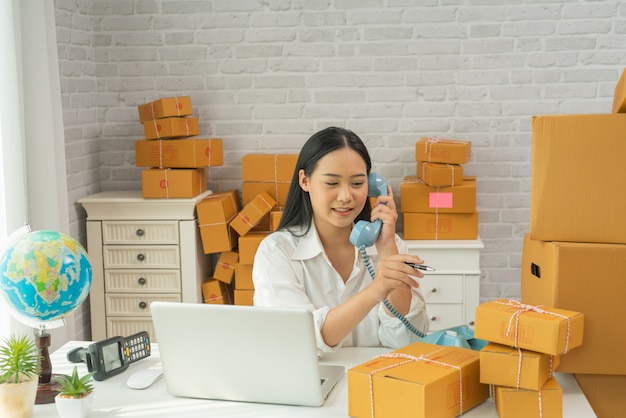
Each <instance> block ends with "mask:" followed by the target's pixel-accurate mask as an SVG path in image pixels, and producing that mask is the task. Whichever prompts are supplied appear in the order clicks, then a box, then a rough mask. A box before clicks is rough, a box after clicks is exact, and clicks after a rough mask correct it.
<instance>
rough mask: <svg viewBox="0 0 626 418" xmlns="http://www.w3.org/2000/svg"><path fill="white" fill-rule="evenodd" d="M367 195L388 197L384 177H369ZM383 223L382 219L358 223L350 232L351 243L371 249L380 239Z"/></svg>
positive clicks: (372, 174) (370, 175) (378, 175)
mask: <svg viewBox="0 0 626 418" xmlns="http://www.w3.org/2000/svg"><path fill="white" fill-rule="evenodd" d="M367 190H368V191H367V195H368V196H369V197H377V196H387V181H386V180H385V178H384V177H383V176H381V175H380V174H376V173H370V174H369V176H368V177H367ZM382 226H383V222H382V221H381V220H380V219H377V220H375V221H374V222H367V221H363V220H361V221H358V222H357V223H356V225H354V227H353V228H352V232H350V242H351V243H352V245H354V246H355V247H358V248H361V247H363V246H365V247H371V246H372V245H374V243H375V242H376V239H378V235H379V234H380V230H381V228H382Z"/></svg>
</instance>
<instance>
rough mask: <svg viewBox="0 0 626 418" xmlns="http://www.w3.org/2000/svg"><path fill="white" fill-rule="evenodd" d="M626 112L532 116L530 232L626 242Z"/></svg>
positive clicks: (561, 238) (555, 238)
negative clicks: (625, 215)
mask: <svg viewBox="0 0 626 418" xmlns="http://www.w3.org/2000/svg"><path fill="white" fill-rule="evenodd" d="M624 161H626V114H623V113H620V114H606V115H601V114H598V115H557V116H535V117H533V118H532V168H531V170H532V178H531V193H530V236H531V238H532V239H535V240H541V241H570V242H605V243H621V244H624V243H626V221H625V219H626V218H624V213H626V194H624V193H623V188H624V184H626V169H624Z"/></svg>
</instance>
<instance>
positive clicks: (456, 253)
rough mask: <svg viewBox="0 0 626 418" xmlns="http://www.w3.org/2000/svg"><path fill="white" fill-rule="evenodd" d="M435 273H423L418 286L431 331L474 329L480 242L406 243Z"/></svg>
mask: <svg viewBox="0 0 626 418" xmlns="http://www.w3.org/2000/svg"><path fill="white" fill-rule="evenodd" d="M406 243H407V245H408V247H409V253H411V254H417V255H419V256H420V257H421V258H422V259H423V260H424V263H425V264H426V265H428V266H431V267H434V268H435V271H434V272H424V273H425V274H424V278H423V279H421V280H420V286H421V289H422V293H423V295H424V298H425V299H426V309H427V311H428V316H429V318H430V331H438V330H440V329H444V328H450V327H454V326H458V325H470V326H471V325H474V318H475V315H476V307H477V306H478V304H479V303H480V250H481V249H482V248H484V245H483V242H482V240H481V239H480V238H478V239H476V240H407V241H406Z"/></svg>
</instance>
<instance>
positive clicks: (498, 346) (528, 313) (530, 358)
mask: <svg viewBox="0 0 626 418" xmlns="http://www.w3.org/2000/svg"><path fill="white" fill-rule="evenodd" d="M584 319H585V318H584V316H583V314H582V313H580V312H574V311H568V310H564V309H556V308H546V307H538V306H534V305H527V304H522V303H520V302H517V301H513V300H506V299H497V300H494V301H490V302H487V303H483V304H481V305H479V306H478V308H477V309H476V325H475V329H474V336H475V337H476V338H479V339H483V340H486V341H488V344H487V345H486V346H485V347H484V348H483V349H482V350H481V351H480V382H481V383H484V384H488V385H493V387H494V391H493V392H494V395H495V403H496V409H497V411H498V416H499V417H500V418H517V417H520V418H521V417H524V418H533V417H538V418H540V417H542V416H544V417H555V418H556V417H561V416H563V392H562V390H561V387H560V386H559V384H558V382H557V380H556V379H554V378H553V375H552V373H553V371H554V369H555V368H556V367H557V366H558V364H559V360H560V355H561V354H564V353H569V352H570V351H571V350H573V349H578V348H577V347H580V346H581V344H582V341H583V331H584ZM574 351H576V350H574Z"/></svg>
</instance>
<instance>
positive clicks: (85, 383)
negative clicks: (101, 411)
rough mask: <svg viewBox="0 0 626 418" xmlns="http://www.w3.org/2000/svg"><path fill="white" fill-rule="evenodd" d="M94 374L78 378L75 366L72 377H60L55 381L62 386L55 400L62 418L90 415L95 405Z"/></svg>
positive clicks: (80, 417) (55, 378)
mask: <svg viewBox="0 0 626 418" xmlns="http://www.w3.org/2000/svg"><path fill="white" fill-rule="evenodd" d="M93 374H94V373H93V372H92V373H87V374H86V375H84V376H83V377H78V367H77V366H74V370H73V371H72V375H71V376H68V375H63V374H62V375H58V376H55V377H54V379H53V380H54V381H55V382H56V383H58V384H59V385H60V386H61V389H60V390H59V394H58V395H57V396H56V397H55V398H54V401H55V403H56V406H57V411H58V412H59V415H60V416H61V418H84V417H86V416H87V415H89V411H91V405H92V403H93V385H92V384H91V377H92V376H93Z"/></svg>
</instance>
